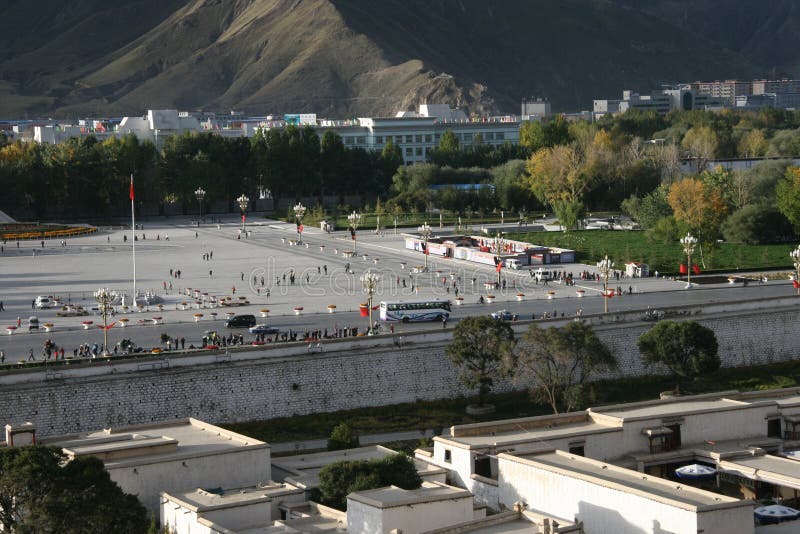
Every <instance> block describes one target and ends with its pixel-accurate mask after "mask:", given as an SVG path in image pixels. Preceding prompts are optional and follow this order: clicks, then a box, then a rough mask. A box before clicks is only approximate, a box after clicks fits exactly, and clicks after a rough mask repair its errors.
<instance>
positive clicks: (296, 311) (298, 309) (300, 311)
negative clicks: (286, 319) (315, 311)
mask: <svg viewBox="0 0 800 534" xmlns="http://www.w3.org/2000/svg"><path fill="white" fill-rule="evenodd" d="M293 309H294V314H295V315H302V314H303V307H302V306H297V307H296V308H293Z"/></svg>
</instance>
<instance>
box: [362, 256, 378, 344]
mask: <svg viewBox="0 0 800 534" xmlns="http://www.w3.org/2000/svg"><path fill="white" fill-rule="evenodd" d="M379 281H380V277H379V276H378V275H377V274H376V273H373V272H372V270H370V269H367V271H366V272H365V273H364V274H363V275H362V276H361V283H362V285H363V287H364V292H366V294H367V306H369V328H368V329H367V332H368V333H369V334H368V335H373V334H374V333H375V332H374V331H373V329H372V296H373V295H374V294H375V290H376V289H377V288H378V282H379Z"/></svg>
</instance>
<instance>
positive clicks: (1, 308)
mask: <svg viewBox="0 0 800 534" xmlns="http://www.w3.org/2000/svg"><path fill="white" fill-rule="evenodd" d="M0 311H6V307H5V306H3V301H2V300H0Z"/></svg>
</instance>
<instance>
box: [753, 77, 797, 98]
mask: <svg viewBox="0 0 800 534" xmlns="http://www.w3.org/2000/svg"><path fill="white" fill-rule="evenodd" d="M766 93H776V94H786V93H800V80H753V92H752V94H754V95H763V94H766Z"/></svg>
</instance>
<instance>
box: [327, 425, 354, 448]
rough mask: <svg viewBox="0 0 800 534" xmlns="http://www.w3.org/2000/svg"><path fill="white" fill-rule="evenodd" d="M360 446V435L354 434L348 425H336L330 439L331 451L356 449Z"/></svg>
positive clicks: (329, 446)
mask: <svg viewBox="0 0 800 534" xmlns="http://www.w3.org/2000/svg"><path fill="white" fill-rule="evenodd" d="M358 446H359V442H358V434H356V433H355V432H353V429H352V428H350V425H348V424H347V423H340V424H338V425H336V426H335V427H334V428H333V431H332V432H331V436H330V437H329V438H328V450H329V451H339V450H343V449H355V448H356V447H358Z"/></svg>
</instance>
